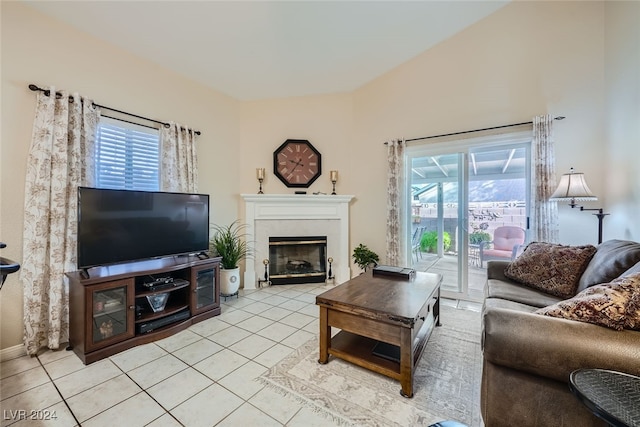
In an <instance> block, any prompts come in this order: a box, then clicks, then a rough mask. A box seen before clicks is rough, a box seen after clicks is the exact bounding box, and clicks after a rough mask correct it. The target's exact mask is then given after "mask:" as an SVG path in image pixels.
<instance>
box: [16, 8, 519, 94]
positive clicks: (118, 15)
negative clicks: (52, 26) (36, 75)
mask: <svg viewBox="0 0 640 427" xmlns="http://www.w3.org/2000/svg"><path fill="white" fill-rule="evenodd" d="M508 1H509V0H503V1H478V0H475V1H451V0H450V1H424V0H423V1H406V2H405V1H280V2H276V1H26V2H25V3H27V4H28V5H30V6H32V7H34V8H36V9H38V10H40V11H41V12H43V13H46V14H48V15H51V16H52V17H55V18H57V19H59V20H61V21H63V22H66V23H68V24H70V25H72V26H74V27H77V28H78V29H80V30H82V31H85V32H87V33H90V34H92V35H94V36H95V37H97V38H99V39H102V40H105V41H107V42H109V43H112V44H114V45H116V46H118V47H120V48H122V49H125V50H127V51H130V52H131V53H134V54H135V55H137V56H140V57H142V58H146V59H149V60H151V61H153V62H155V63H157V64H158V65H160V66H162V67H165V68H168V69H170V70H173V71H175V72H177V73H179V74H181V75H183V76H186V77H188V78H190V79H193V80H195V81H197V82H199V83H202V84H204V85H206V86H209V87H211V88H214V89H216V90H218V91H220V92H222V93H225V94H227V95H230V96H232V97H234V98H237V99H240V100H256V99H268V98H281V97H291V96H303V95H314V94H324V93H337V92H346V91H352V90H355V89H357V88H359V87H360V86H362V85H364V84H366V83H368V82H370V81H371V80H373V79H375V78H376V77H378V76H380V75H382V74H384V73H386V72H387V71H389V70H391V69H393V68H395V67H396V66H398V65H400V64H402V63H404V62H406V61H407V60H409V59H411V58H413V57H415V56H416V55H418V54H420V53H421V52H424V51H425V50H427V49H429V48H431V47H433V46H434V45H436V44H437V43H439V42H441V41H443V40H445V39H447V38H449V37H451V36H452V35H454V34H455V33H457V32H459V31H461V30H463V29H464V28H466V27H467V26H469V25H471V24H473V23H475V22H477V21H479V20H480V19H482V18H484V17H485V16H487V15H490V14H491V13H493V12H495V11H496V10H498V9H499V8H501V7H502V6H504V5H505V4H507V3H508Z"/></svg>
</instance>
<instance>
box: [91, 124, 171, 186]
mask: <svg viewBox="0 0 640 427" xmlns="http://www.w3.org/2000/svg"><path fill="white" fill-rule="evenodd" d="M159 169H160V135H159V132H158V130H157V129H151V128H147V127H144V126H139V125H135V124H132V123H127V122H123V121H120V120H115V119H111V118H108V117H101V118H100V124H99V125H98V135H97V141H96V175H97V176H96V186H97V187H98V188H117V189H125V190H143V191H157V190H159V189H160V181H159V176H160V174H159Z"/></svg>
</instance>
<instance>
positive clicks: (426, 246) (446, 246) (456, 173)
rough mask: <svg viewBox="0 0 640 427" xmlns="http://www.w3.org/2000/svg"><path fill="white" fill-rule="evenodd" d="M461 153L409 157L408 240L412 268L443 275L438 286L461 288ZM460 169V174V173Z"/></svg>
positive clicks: (451, 288)
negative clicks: (409, 234) (459, 266)
mask: <svg viewBox="0 0 640 427" xmlns="http://www.w3.org/2000/svg"><path fill="white" fill-rule="evenodd" d="M463 161H464V155H463V154H461V153H454V154H445V155H436V156H420V157H414V158H412V159H411V210H412V221H411V239H412V255H413V261H414V267H417V268H416V269H418V270H423V271H424V270H425V268H426V269H427V270H428V271H431V272H438V273H441V274H442V275H443V282H442V287H443V290H444V289H450V290H452V291H454V292H461V291H462V286H461V284H462V281H461V280H459V275H460V271H459V269H458V253H459V251H458V248H459V245H460V242H459V240H460V239H459V236H460V233H461V232H462V230H461V229H460V226H459V224H460V220H459V218H460V208H459V207H460V205H461V203H460V201H461V195H462V194H463V193H464V191H462V189H463V188H462V185H461V183H462V184H463V183H464V182H463V181H462V180H463V178H464V175H465V174H464V168H461V165H463V164H464V163H463ZM461 172H463V173H461Z"/></svg>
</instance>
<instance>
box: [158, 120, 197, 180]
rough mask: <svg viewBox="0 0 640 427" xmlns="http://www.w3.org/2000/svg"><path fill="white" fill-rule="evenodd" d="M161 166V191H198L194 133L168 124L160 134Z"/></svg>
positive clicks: (179, 126)
mask: <svg viewBox="0 0 640 427" xmlns="http://www.w3.org/2000/svg"><path fill="white" fill-rule="evenodd" d="M160 140H161V147H162V148H161V152H162V154H161V155H162V166H161V173H160V176H161V177H162V178H161V180H162V182H161V183H160V188H161V189H162V190H163V191H179V192H196V191H198V158H197V156H196V132H195V131H194V130H193V129H189V128H186V127H183V126H181V125H179V124H176V123H173V122H171V123H170V126H169V127H166V126H165V127H163V128H162V130H161V132H160Z"/></svg>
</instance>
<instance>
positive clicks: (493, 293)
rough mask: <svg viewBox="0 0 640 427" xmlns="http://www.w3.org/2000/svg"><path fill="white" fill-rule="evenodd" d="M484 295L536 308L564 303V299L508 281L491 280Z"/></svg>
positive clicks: (488, 281)
mask: <svg viewBox="0 0 640 427" xmlns="http://www.w3.org/2000/svg"><path fill="white" fill-rule="evenodd" d="M484 295H485V297H486V298H500V299H503V300H507V301H513V302H517V303H520V304H526V305H529V306H531V307H532V308H533V309H532V310H531V311H533V310H534V309H535V308H541V307H546V306H548V305H551V304H555V303H557V302H558V301H562V299H563V298H560V297H556V296H554V295H549V294H548V293H546V292H542V291H539V290H537V289H533V288H530V287H528V286H525V285H523V284H521V283H517V282H513V281H510V280H509V279H506V280H496V279H489V280H487V284H486V286H485V292H484Z"/></svg>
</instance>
